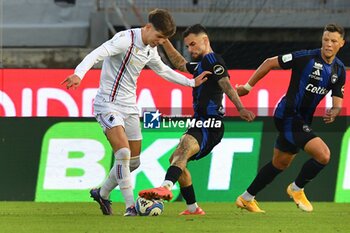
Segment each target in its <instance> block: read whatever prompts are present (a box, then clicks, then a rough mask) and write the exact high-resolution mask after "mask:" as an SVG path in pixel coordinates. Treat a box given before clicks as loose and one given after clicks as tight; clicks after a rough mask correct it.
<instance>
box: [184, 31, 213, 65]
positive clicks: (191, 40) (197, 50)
mask: <svg viewBox="0 0 350 233" xmlns="http://www.w3.org/2000/svg"><path fill="white" fill-rule="evenodd" d="M207 38H208V37H207V36H206V35H204V34H199V35H195V34H193V33H191V34H189V35H188V36H187V37H185V38H184V42H185V45H186V48H187V50H188V52H189V53H190V55H191V57H192V59H193V60H200V59H202V57H203V56H204V54H205V53H206V51H207V43H206V42H207Z"/></svg>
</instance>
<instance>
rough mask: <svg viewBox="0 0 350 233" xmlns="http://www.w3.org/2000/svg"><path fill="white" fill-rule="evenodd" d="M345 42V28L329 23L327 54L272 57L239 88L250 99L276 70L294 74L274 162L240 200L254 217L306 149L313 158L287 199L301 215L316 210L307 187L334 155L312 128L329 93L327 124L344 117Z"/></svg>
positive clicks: (280, 113)
mask: <svg viewBox="0 0 350 233" xmlns="http://www.w3.org/2000/svg"><path fill="white" fill-rule="evenodd" d="M344 43H345V41H344V29H343V28H342V27H341V26H339V25H336V24H328V25H326V26H325V28H324V31H323V36H322V47H321V49H314V50H305V51H297V52H293V53H290V54H285V55H280V56H276V57H272V58H268V59H266V60H265V61H264V62H263V63H262V64H261V65H260V67H259V68H258V69H257V70H256V71H255V72H254V74H253V75H252V76H251V77H250V79H249V80H248V82H247V83H246V84H245V85H240V86H238V87H237V92H238V94H239V95H240V96H243V95H246V94H248V93H249V91H250V90H251V88H252V87H253V86H254V85H255V84H256V83H257V82H258V81H259V80H260V79H262V78H263V77H264V76H265V75H266V74H267V73H268V72H269V71H270V70H271V69H274V68H282V69H292V75H291V79H290V83H289V87H288V90H287V93H286V94H285V96H284V97H283V98H282V99H281V101H280V102H279V104H278V106H277V108H276V110H275V114H274V121H275V125H276V128H277V130H278V131H279V135H278V137H277V140H276V143H275V147H274V151H273V157H272V161H271V162H269V163H267V164H266V165H265V166H264V167H263V168H261V170H260V171H259V173H258V174H257V176H256V177H255V179H254V180H253V182H252V183H251V184H250V186H249V187H248V188H247V190H246V191H245V192H244V193H243V194H242V195H240V196H239V197H238V198H237V200H236V205H237V206H238V207H240V208H242V209H246V210H248V211H250V212H264V211H263V210H261V209H260V208H259V206H258V204H257V202H256V201H255V196H256V195H257V193H258V192H260V191H261V190H262V189H263V188H265V186H266V185H268V184H269V183H270V182H272V180H273V179H274V178H275V177H276V176H277V175H278V174H280V173H281V172H282V171H283V170H285V169H286V168H287V167H288V166H289V165H290V164H291V163H292V161H293V159H294V158H295V156H296V154H297V153H298V152H299V150H300V149H302V150H304V151H305V152H306V153H308V154H309V155H310V156H311V158H310V160H308V161H307V162H305V164H304V165H303V167H302V168H301V171H300V172H299V174H298V176H297V177H296V179H295V180H294V182H292V183H291V184H290V185H289V186H288V187H287V194H288V195H289V196H290V197H291V198H293V200H294V202H295V203H296V204H297V206H298V207H299V208H300V209H301V210H303V211H307V212H310V211H312V210H313V207H312V205H311V203H310V202H309V201H308V199H307V198H306V196H305V193H304V186H305V185H306V184H307V183H308V182H310V181H311V180H313V179H314V178H315V177H316V176H317V174H318V173H319V172H320V171H321V170H322V169H323V168H324V167H325V166H326V165H327V164H328V162H329V160H330V151H329V148H328V146H327V145H326V143H325V142H324V141H323V140H322V139H321V138H320V137H318V136H317V135H316V134H315V132H314V131H313V130H312V128H311V127H310V125H311V121H312V118H313V114H314V112H315V109H316V106H317V105H318V103H319V102H320V101H321V100H322V99H323V98H324V96H325V95H326V94H327V93H328V92H329V91H331V93H332V108H330V109H329V110H328V111H327V112H326V113H325V115H324V117H323V119H324V122H325V123H326V124H329V123H332V122H334V120H335V118H336V117H337V116H338V114H339V113H340V110H341V108H342V101H343V94H344V84H345V67H344V64H343V63H342V62H341V61H340V60H339V59H338V58H337V57H336V55H337V53H338V51H339V49H340V48H341V47H343V45H344Z"/></svg>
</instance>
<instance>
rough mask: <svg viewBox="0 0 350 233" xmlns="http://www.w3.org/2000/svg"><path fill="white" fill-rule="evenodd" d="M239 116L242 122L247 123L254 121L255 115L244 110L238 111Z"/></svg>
mask: <svg viewBox="0 0 350 233" xmlns="http://www.w3.org/2000/svg"><path fill="white" fill-rule="evenodd" d="M239 115H240V117H241V118H242V119H243V120H246V121H248V122H251V121H253V120H254V119H255V114H254V113H253V112H252V111H249V110H247V109H245V108H242V109H241V110H239Z"/></svg>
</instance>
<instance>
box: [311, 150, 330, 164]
mask: <svg viewBox="0 0 350 233" xmlns="http://www.w3.org/2000/svg"><path fill="white" fill-rule="evenodd" d="M315 160H316V161H317V162H319V163H320V164H323V165H327V164H328V163H329V161H330V160H331V152H330V150H329V148H328V147H326V148H324V149H323V150H322V152H321V153H320V154H319V156H317V158H315Z"/></svg>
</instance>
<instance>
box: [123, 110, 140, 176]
mask: <svg viewBox="0 0 350 233" xmlns="http://www.w3.org/2000/svg"><path fill="white" fill-rule="evenodd" d="M125 133H126V136H127V137H128V140H129V146H130V150H131V158H130V172H132V171H134V170H136V169H137V168H138V167H139V166H140V154H141V144H142V134H141V127H140V117H139V115H138V114H131V115H129V116H128V117H127V118H126V119H125Z"/></svg>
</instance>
